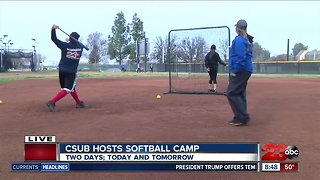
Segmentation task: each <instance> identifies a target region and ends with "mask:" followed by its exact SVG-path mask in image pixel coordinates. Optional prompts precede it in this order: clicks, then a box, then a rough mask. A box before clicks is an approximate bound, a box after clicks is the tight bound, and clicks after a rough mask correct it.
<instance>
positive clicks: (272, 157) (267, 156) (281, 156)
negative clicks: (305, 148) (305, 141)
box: [261, 144, 299, 161]
mask: <svg viewBox="0 0 320 180" xmlns="http://www.w3.org/2000/svg"><path fill="white" fill-rule="evenodd" d="M261 151H262V152H265V153H264V154H263V156H262V157H261V160H262V161H285V160H286V159H294V158H296V157H298V156H299V149H298V148H297V147H296V146H294V145H289V146H286V145H285V144H277V145H274V144H264V145H263V146H262V147H261Z"/></svg>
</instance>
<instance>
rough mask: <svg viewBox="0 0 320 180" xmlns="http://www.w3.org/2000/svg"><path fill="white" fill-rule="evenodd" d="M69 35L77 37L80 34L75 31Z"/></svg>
mask: <svg viewBox="0 0 320 180" xmlns="http://www.w3.org/2000/svg"><path fill="white" fill-rule="evenodd" d="M70 36H72V37H74V38H75V39H77V40H78V39H79V37H80V35H79V34H78V33H77V32H72V33H71V34H70Z"/></svg>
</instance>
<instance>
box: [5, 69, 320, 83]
mask: <svg viewBox="0 0 320 180" xmlns="http://www.w3.org/2000/svg"><path fill="white" fill-rule="evenodd" d="M78 75H79V77H80V78H152V77H163V78H166V77H167V78H168V76H169V75H168V72H153V73H151V72H147V73H136V72H93V71H81V72H78ZM220 75H222V76H223V75H224V74H220ZM200 76H208V74H207V73H191V74H189V73H178V74H177V73H174V72H173V73H172V77H200ZM252 76H253V77H257V78H259V77H262V78H320V74H253V75H252ZM48 78H58V71H40V72H6V73H0V84H5V83H10V82H12V81H17V80H26V79H48Z"/></svg>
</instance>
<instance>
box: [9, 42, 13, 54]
mask: <svg viewBox="0 0 320 180" xmlns="http://www.w3.org/2000/svg"><path fill="white" fill-rule="evenodd" d="M12 45H13V42H11V43H9V44H8V52H9V47H10V46H12Z"/></svg>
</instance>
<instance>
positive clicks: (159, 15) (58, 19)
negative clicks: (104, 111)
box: [0, 1, 320, 65]
mask: <svg viewBox="0 0 320 180" xmlns="http://www.w3.org/2000/svg"><path fill="white" fill-rule="evenodd" d="M319 8H320V1H283V2H278V1H67V2H65V1H45V2H40V1H0V37H3V35H4V34H7V35H8V37H7V38H6V41H8V40H12V42H13V43H14V44H13V46H12V47H10V48H13V49H20V48H21V49H32V45H33V41H32V40H31V39H32V38H35V39H36V42H37V43H38V44H36V49H37V52H39V53H41V54H43V55H45V56H46V58H47V60H46V62H45V64H46V65H52V64H57V63H58V62H59V60H60V50H59V49H58V48H57V47H56V46H55V45H54V44H53V42H52V41H51V39H50V29H51V26H52V24H54V23H56V24H58V25H60V27H61V29H63V30H64V31H66V32H68V33H71V32H72V31H77V32H78V33H79V34H80V35H81V37H80V38H82V40H83V41H84V42H86V39H87V37H88V35H89V34H91V33H93V32H101V33H103V35H104V37H105V38H107V36H108V35H109V34H111V27H112V26H113V23H114V19H115V17H116V14H117V13H118V12H120V11H123V12H124V14H125V18H126V20H127V23H129V22H131V20H132V16H133V14H134V13H135V12H136V13H137V14H138V17H140V18H141V20H142V21H143V22H144V30H145V32H146V35H147V37H149V39H150V42H151V49H152V45H153V44H152V43H153V42H154V40H155V38H156V37H158V36H161V37H165V36H166V35H167V34H168V32H169V31H170V30H172V29H180V28H194V27H211V26H228V27H230V29H231V39H233V38H234V37H235V35H236V34H235V32H234V24H235V23H236V22H237V21H238V20H239V19H245V20H246V21H247V22H248V32H249V33H250V34H252V35H253V36H254V37H255V38H254V41H255V42H258V43H259V44H260V45H261V46H262V47H263V48H265V49H267V50H269V51H270V52H271V55H272V56H273V55H278V54H284V53H286V49H287V39H290V51H291V49H292V48H293V46H294V44H295V43H299V42H301V43H303V44H304V45H307V46H308V49H309V50H314V49H318V50H320V34H319V33H320V32H319V30H320V10H319ZM57 36H58V38H59V39H61V40H64V39H65V38H66V36H65V35H64V34H62V33H61V32H59V33H58V34H57Z"/></svg>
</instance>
